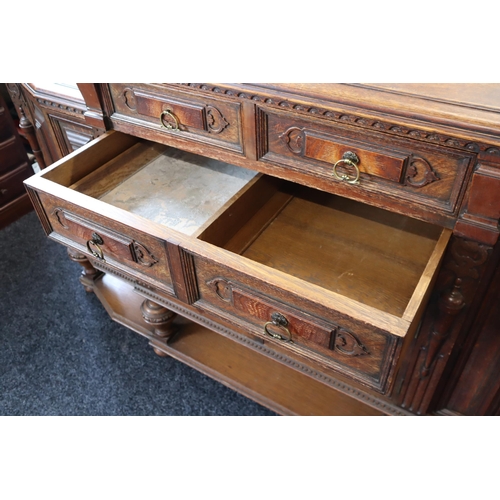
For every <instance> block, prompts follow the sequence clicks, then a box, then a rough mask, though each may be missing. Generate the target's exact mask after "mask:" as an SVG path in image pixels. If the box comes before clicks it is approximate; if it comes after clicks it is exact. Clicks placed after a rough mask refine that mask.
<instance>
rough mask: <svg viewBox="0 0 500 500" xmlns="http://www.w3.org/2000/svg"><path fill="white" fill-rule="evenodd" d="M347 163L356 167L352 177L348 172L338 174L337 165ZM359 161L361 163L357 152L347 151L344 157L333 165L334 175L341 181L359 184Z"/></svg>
mask: <svg viewBox="0 0 500 500" xmlns="http://www.w3.org/2000/svg"><path fill="white" fill-rule="evenodd" d="M343 163H344V164H346V165H349V166H350V167H352V168H353V169H354V172H355V175H354V177H350V176H349V175H347V174H340V175H339V174H338V173H337V167H338V166H339V165H341V164H343ZM358 163H359V158H358V156H357V155H356V153H353V152H352V151H346V152H345V153H344V154H343V155H342V158H341V159H340V160H339V161H337V162H336V163H335V165H334V166H333V172H332V173H333V176H334V177H335V178H336V179H338V180H339V181H344V182H347V183H348V184H359V168H358Z"/></svg>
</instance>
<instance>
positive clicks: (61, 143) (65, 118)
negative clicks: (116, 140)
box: [7, 83, 104, 169]
mask: <svg viewBox="0 0 500 500" xmlns="http://www.w3.org/2000/svg"><path fill="white" fill-rule="evenodd" d="M80 86H81V87H82V88H83V89H84V90H85V89H86V88H89V91H90V92H91V91H92V89H93V86H90V87H89V85H88V84H80ZM7 89H8V91H9V93H10V96H11V99H12V101H13V102H14V103H15V105H16V108H17V110H18V115H19V119H20V129H21V131H22V132H23V133H24V135H25V137H26V139H27V140H28V141H29V143H30V146H31V149H32V150H33V154H34V155H35V158H36V161H37V163H38V165H39V166H40V168H42V169H43V168H45V167H46V166H47V165H51V164H52V163H53V162H55V161H57V160H60V159H61V158H62V157H63V156H66V155H67V154H69V153H71V152H73V151H75V150H77V149H78V148H80V147H81V146H83V145H84V144H86V143H87V142H89V141H90V140H92V139H94V138H95V137H97V136H98V135H100V134H101V133H102V132H104V128H102V123H101V122H99V124H98V126H96V123H95V120H94V121H92V119H89V118H91V116H92V110H91V109H90V108H89V107H88V106H87V104H86V102H85V100H84V98H83V94H82V91H81V89H80V88H79V87H78V86H77V84H62V83H45V84H36V83H8V84H7Z"/></svg>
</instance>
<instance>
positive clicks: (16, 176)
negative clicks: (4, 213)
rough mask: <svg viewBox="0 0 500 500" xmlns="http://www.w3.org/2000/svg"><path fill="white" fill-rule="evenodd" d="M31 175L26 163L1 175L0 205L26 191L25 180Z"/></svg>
mask: <svg viewBox="0 0 500 500" xmlns="http://www.w3.org/2000/svg"><path fill="white" fill-rule="evenodd" d="M29 175H30V171H29V170H28V166H27V165H26V164H24V165H22V166H21V167H19V168H17V169H16V170H13V171H12V172H9V173H7V174H5V175H3V176H2V177H0V206H3V205H6V204H7V203H9V202H10V201H12V200H14V199H15V198H17V197H18V196H19V195H21V194H24V193H25V189H24V185H23V180H24V179H26V177H28V176H29Z"/></svg>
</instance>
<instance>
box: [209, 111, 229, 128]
mask: <svg viewBox="0 0 500 500" xmlns="http://www.w3.org/2000/svg"><path fill="white" fill-rule="evenodd" d="M205 111H206V117H207V129H208V131H209V132H212V133H214V134H220V133H221V132H222V131H223V130H224V129H225V128H226V127H228V126H229V122H228V121H227V120H226V119H225V118H224V116H223V115H222V113H221V112H220V111H219V110H218V109H217V108H214V107H213V106H207V107H206V108H205Z"/></svg>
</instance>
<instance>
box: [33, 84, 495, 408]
mask: <svg viewBox="0 0 500 500" xmlns="http://www.w3.org/2000/svg"><path fill="white" fill-rule="evenodd" d="M80 88H81V90H82V93H83V95H84V97H85V100H86V101H87V105H88V107H87V110H86V111H84V113H83V115H84V116H85V118H86V120H87V124H89V126H93V127H96V130H99V129H100V127H102V128H106V129H107V130H108V131H107V132H106V133H105V134H103V135H102V136H100V137H98V138H97V139H95V140H94V141H92V142H91V143H89V144H87V145H86V146H84V147H82V148H81V149H80V150H79V151H77V152H75V153H71V154H70V155H68V156H66V157H65V158H63V159H62V160H60V161H58V162H56V163H55V164H54V165H52V166H51V167H49V168H47V169H46V170H45V171H44V172H42V173H40V174H38V175H35V176H34V177H32V178H30V179H29V180H28V181H27V182H26V185H27V189H28V192H29V194H30V196H31V199H32V201H33V204H34V206H35V208H36V210H37V213H38V215H39V217H40V220H41V223H42V225H43V227H44V229H45V231H46V233H47V235H48V236H49V237H51V238H53V239H54V240H56V241H58V242H60V243H62V244H64V245H66V246H67V247H68V248H69V255H70V257H71V258H72V259H73V260H75V261H76V262H79V263H80V264H81V265H82V266H83V272H82V276H81V281H82V283H83V285H84V286H85V287H86V289H87V290H89V291H94V292H95V293H96V295H97V296H98V297H99V299H100V300H101V301H102V302H103V304H104V306H105V307H106V309H107V310H108V312H109V313H110V314H111V316H112V317H113V318H114V319H115V320H116V321H119V322H120V323H122V324H124V325H126V326H128V327H129V328H131V329H133V330H135V331H136V332H138V333H140V334H141V335H144V336H145V337H146V338H148V339H149V342H150V343H151V345H152V346H153V348H154V350H155V351H156V352H157V353H158V354H161V355H171V356H174V357H176V358H177V359H180V360H182V361H183V362H185V363H188V364H189V365H191V366H193V367H195V368H196V369H198V370H201V371H203V372H204V373H206V374H208V375H209V376H211V377H214V378H215V379H217V380H220V381H221V382H222V383H224V384H227V385H229V386H230V387H232V388H234V389H235V390H237V391H240V392H241V393H243V394H245V395H246V396H248V397H250V398H253V399H254V400H256V401H258V402H260V403H262V404H264V405H266V406H268V407H270V408H272V409H273V410H275V411H277V412H279V413H282V414H312V415H323V414H328V415H380V414H389V415H406V414H410V415H411V414H418V415H425V414H443V415H450V414H461V415H498V414H500V380H499V375H498V374H499V372H500V341H499V319H500V317H499V307H498V301H499V298H500V297H499V293H500V287H499V285H498V278H499V273H500V271H499V268H498V264H499V258H500V246H499V244H498V235H499V229H498V222H499V218H500V196H499V193H500V120H499V117H500V86H498V85H469V84H467V85H410V84H406V85H382V84H373V85H360V84H359V85H358V84H324V85H323V84H307V85H306V84H96V85H87V86H86V87H85V88H82V87H80ZM25 104H27V105H28V108H30V104H29V103H28V102H26V103H25ZM31 112H33V110H32V111H31ZM32 118H33V116H32ZM90 124H92V125H90ZM95 135H98V134H95ZM42 150H43V147H42ZM44 155H45V153H44ZM165 376H168V374H166V375H165Z"/></svg>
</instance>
